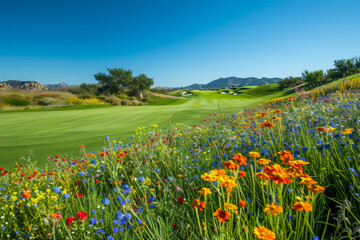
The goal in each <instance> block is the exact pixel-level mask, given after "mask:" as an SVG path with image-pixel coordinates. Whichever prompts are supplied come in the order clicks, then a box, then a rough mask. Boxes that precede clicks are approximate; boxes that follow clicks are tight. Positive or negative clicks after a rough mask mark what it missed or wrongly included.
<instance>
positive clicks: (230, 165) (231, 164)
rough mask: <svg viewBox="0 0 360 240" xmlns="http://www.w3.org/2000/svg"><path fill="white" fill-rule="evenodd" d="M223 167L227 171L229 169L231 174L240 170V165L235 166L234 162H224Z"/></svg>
mask: <svg viewBox="0 0 360 240" xmlns="http://www.w3.org/2000/svg"><path fill="white" fill-rule="evenodd" d="M223 166H224V167H225V168H226V169H229V170H230V171H231V172H234V171H235V170H236V169H238V168H239V165H237V164H235V163H234V162H233V161H231V160H230V161H227V162H224V163H223Z"/></svg>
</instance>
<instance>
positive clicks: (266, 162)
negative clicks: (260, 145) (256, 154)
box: [256, 158, 271, 165]
mask: <svg viewBox="0 0 360 240" xmlns="http://www.w3.org/2000/svg"><path fill="white" fill-rule="evenodd" d="M270 162H271V160H269V159H265V158H260V159H259V160H257V161H256V163H257V164H261V165H267V164H269V163H270Z"/></svg>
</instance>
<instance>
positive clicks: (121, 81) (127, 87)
mask: <svg viewBox="0 0 360 240" xmlns="http://www.w3.org/2000/svg"><path fill="white" fill-rule="evenodd" d="M107 70H108V72H109V74H106V73H97V74H95V75H94V77H95V79H96V80H97V81H98V82H99V83H100V84H101V88H100V89H99V90H100V92H101V93H105V94H114V95H116V94H119V93H125V92H127V91H128V92H129V94H130V95H131V96H136V97H138V95H139V93H140V92H142V91H143V90H146V89H149V88H150V86H151V85H153V84H154V81H153V79H152V78H148V77H147V76H146V75H145V74H140V75H139V76H136V77H133V76H132V74H133V72H132V71H131V70H130V69H129V70H124V69H122V68H112V69H107Z"/></svg>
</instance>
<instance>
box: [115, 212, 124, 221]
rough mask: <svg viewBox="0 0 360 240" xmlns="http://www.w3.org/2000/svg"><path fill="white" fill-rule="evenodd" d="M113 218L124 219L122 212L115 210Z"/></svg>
mask: <svg viewBox="0 0 360 240" xmlns="http://www.w3.org/2000/svg"><path fill="white" fill-rule="evenodd" d="M115 218H116V219H117V220H123V219H124V214H123V213H122V212H117V213H115Z"/></svg>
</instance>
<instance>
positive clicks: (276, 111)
mask: <svg viewBox="0 0 360 240" xmlns="http://www.w3.org/2000/svg"><path fill="white" fill-rule="evenodd" d="M271 112H272V113H282V111H281V110H280V109H275V110H273V111H271Z"/></svg>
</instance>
